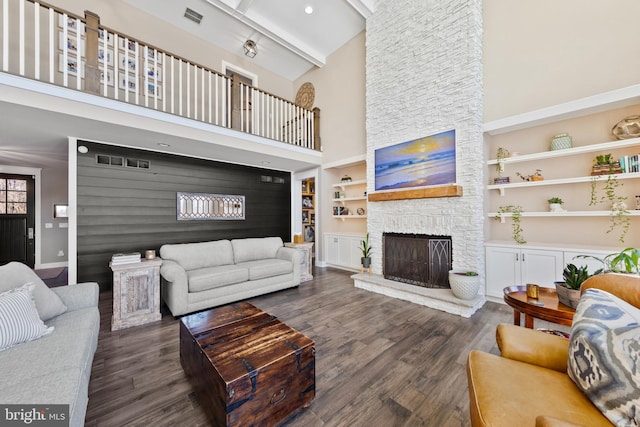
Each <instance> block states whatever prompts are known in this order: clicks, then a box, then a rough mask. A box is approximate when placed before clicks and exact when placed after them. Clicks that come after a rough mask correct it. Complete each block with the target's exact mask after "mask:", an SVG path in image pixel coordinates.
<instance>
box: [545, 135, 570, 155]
mask: <svg viewBox="0 0 640 427" xmlns="http://www.w3.org/2000/svg"><path fill="white" fill-rule="evenodd" d="M572 146H573V139H572V138H571V135H569V134H568V133H559V134H558V135H556V136H554V137H553V139H552V140H551V147H550V149H551V150H552V151H555V150H565V149H567V148H571V147H572Z"/></svg>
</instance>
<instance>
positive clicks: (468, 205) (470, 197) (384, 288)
mask: <svg viewBox="0 0 640 427" xmlns="http://www.w3.org/2000/svg"><path fill="white" fill-rule="evenodd" d="M370 29H371V31H369V30H370ZM380 35H384V37H382V36H380ZM366 37H367V41H366V61H365V63H366V68H367V72H366V97H365V99H366V117H367V121H366V133H367V141H366V153H367V154H366V160H367V190H368V193H369V195H372V194H374V193H375V169H374V164H375V151H376V150H377V149H378V148H383V147H387V146H390V145H394V144H399V143H402V142H406V141H410V140H413V139H416V138H421V137H425V136H428V135H434V134H437V133H439V132H445V131H448V130H451V129H454V130H455V139H456V141H455V144H456V149H455V151H456V152H455V159H456V185H457V186H459V187H460V188H461V189H462V193H461V194H456V195H455V197H425V198H412V197H407V198H397V199H393V200H389V199H386V200H384V201H369V202H368V203H367V231H368V232H369V241H370V243H371V245H372V246H373V248H374V250H373V255H372V257H373V258H372V269H373V271H372V274H358V275H356V276H354V282H355V286H357V287H360V288H363V289H368V290H371V291H374V292H379V293H382V294H385V295H388V296H392V297H395V298H401V299H405V300H408V301H412V302H415V303H419V304H423V305H426V306H429V307H432V308H436V309H440V310H443V311H447V312H450V313H455V314H459V315H461V316H464V317H469V316H470V315H471V314H473V313H474V312H475V311H476V310H477V309H478V308H480V307H481V306H482V304H483V303H484V289H482V288H481V291H480V294H479V295H478V297H476V298H475V299H473V300H460V299H457V298H455V297H454V296H453V293H452V292H451V290H450V289H446V288H441V287H432V288H427V287H423V286H414V285H411V284H407V283H404V282H399V281H397V280H389V279H387V278H385V277H384V276H383V270H385V269H386V267H385V264H384V262H386V261H384V260H383V258H384V255H383V253H382V252H383V247H384V242H383V235H384V233H398V234H407V235H414V234H415V235H418V234H422V235H427V236H449V237H450V238H451V244H450V249H451V258H450V261H451V267H452V269H455V270H458V269H460V270H475V271H477V272H479V274H480V276H481V277H484V271H485V266H484V226H485V218H484V185H485V184H486V180H487V178H486V177H485V168H486V164H484V163H485V161H484V159H485V158H486V155H485V145H484V140H483V110H482V108H483V106H482V101H483V87H482V76H483V71H482V2H481V1H480V0H443V1H441V2H428V3H425V2H421V1H409V2H379V4H378V6H377V8H376V11H375V12H374V13H373V15H372V16H370V17H369V18H367V36H366ZM415 40H420V45H421V49H420V51H419V52H418V53H416V50H415V42H414V41H415Z"/></svg>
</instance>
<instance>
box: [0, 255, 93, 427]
mask: <svg viewBox="0 0 640 427" xmlns="http://www.w3.org/2000/svg"><path fill="white" fill-rule="evenodd" d="M26 283H33V285H34V287H35V289H34V291H33V298H34V300H35V305H36V309H37V313H38V316H39V317H40V320H42V321H44V324H45V325H46V326H47V327H48V328H51V327H53V331H52V332H50V333H48V334H46V335H44V336H42V337H40V338H37V339H35V340H33V341H29V342H23V343H22V344H17V345H15V346H13V347H10V348H8V349H6V350H3V351H0V378H1V380H0V402H2V404H5V405H6V404H18V405H29V404H32V405H47V404H68V405H69V419H68V422H69V425H70V426H71V427H81V426H83V425H84V419H85V414H86V412H87V404H88V401H89V398H88V389H89V377H90V375H91V366H92V363H93V355H94V354H95V351H96V348H97V344H98V333H99V330H100V313H99V311H98V295H99V288H98V284H97V283H93V282H92V283H82V284H78V285H72V286H60V287H57V288H52V289H49V288H48V287H47V285H45V284H44V282H43V281H42V280H41V279H40V278H39V277H38V276H37V275H36V274H35V273H34V272H33V270H31V269H30V268H29V267H28V266H26V265H24V264H21V263H19V262H10V263H8V264H5V265H3V266H1V267H0V292H6V291H9V290H11V289H15V288H19V287H21V286H22V285H24V284H26ZM4 326H5V327H6V326H7V325H4ZM0 329H2V327H1V326H0ZM3 330H4V329H3ZM36 424H37V423H36ZM34 425H35V424H34Z"/></svg>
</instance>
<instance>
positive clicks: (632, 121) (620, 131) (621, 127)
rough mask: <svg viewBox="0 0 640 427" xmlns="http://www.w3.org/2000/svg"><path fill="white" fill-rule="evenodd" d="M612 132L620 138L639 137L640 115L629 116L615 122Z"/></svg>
mask: <svg viewBox="0 0 640 427" xmlns="http://www.w3.org/2000/svg"><path fill="white" fill-rule="evenodd" d="M611 133H612V134H613V135H614V136H615V137H616V138H618V139H629V138H637V137H639V136H640V116H629V117H625V118H624V119H622V120H620V121H619V122H618V123H616V124H615V126H614V127H613V129H611Z"/></svg>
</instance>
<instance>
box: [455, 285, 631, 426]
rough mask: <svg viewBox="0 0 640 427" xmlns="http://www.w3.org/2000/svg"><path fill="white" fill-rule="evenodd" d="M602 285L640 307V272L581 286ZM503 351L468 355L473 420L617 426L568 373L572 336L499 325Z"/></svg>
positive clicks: (478, 422)
mask: <svg viewBox="0 0 640 427" xmlns="http://www.w3.org/2000/svg"><path fill="white" fill-rule="evenodd" d="M588 288H599V289H602V290H605V291H607V292H609V293H612V294H614V295H616V296H617V297H619V298H621V299H623V300H625V301H627V302H628V303H630V304H632V305H633V306H635V307H640V277H638V276H630V275H621V274H603V275H598V276H594V277H592V278H590V279H589V280H587V281H586V282H585V283H584V284H583V287H582V291H583V292H584V290H586V289H588ZM496 340H497V343H498V348H499V349H500V356H496V355H493V354H488V353H484V352H481V351H477V350H473V351H471V352H470V354H469V358H468V360H467V378H468V382H469V399H470V400H469V409H470V414H471V425H472V426H474V427H479V426H493V427H499V426H504V427H514V426H532V427H533V426H536V427H552V426H554V427H565V426H566V427H569V426H589V427H591V426H593V427H598V426H612V425H613V424H612V423H611V422H610V421H609V420H608V419H607V418H606V417H605V416H604V415H603V414H602V413H601V412H600V411H599V410H598V408H596V406H594V405H593V404H592V403H591V401H590V400H589V398H588V397H587V396H586V395H585V394H583V393H582V391H581V390H580V389H579V388H578V387H577V386H576V385H575V384H574V382H573V381H572V380H571V378H570V377H569V375H568V374H567V360H568V349H569V340H567V339H565V338H562V337H558V336H555V335H549V334H545V333H542V332H539V331H536V330H531V329H526V328H521V327H519V326H514V325H507V324H500V325H498V328H497V331H496Z"/></svg>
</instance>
